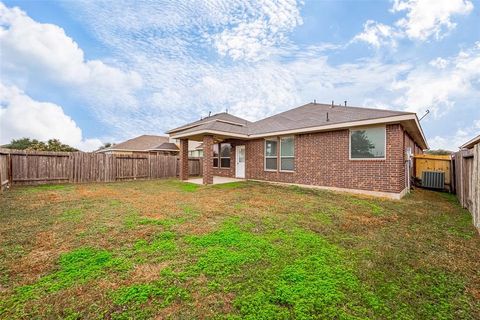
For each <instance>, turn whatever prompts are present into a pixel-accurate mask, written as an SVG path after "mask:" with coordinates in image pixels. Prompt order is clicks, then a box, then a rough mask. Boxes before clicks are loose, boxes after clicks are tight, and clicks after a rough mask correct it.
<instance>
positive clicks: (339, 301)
mask: <svg viewBox="0 0 480 320" xmlns="http://www.w3.org/2000/svg"><path fill="white" fill-rule="evenodd" d="M0 234H1V237H0V318H5V319H15V318H67V319H77V318H88V319H95V318H102V319H103V318H109V319H130V318H135V319H142V318H152V317H156V318H159V319H162V318H181V319H193V318H195V319H196V318H216V319H219V318H228V319H240V318H242V319H243V318H247V319H293V318H295V319H312V318H319V319H324V318H328V319H331V318H337V319H357V318H380V319H384V318H385V319H386V318H388V319H475V318H476V319H479V318H480V302H479V301H480V236H479V235H478V234H477V232H476V230H475V229H474V228H473V226H472V223H471V217H470V214H469V213H468V212H467V211H465V210H463V209H461V208H460V207H459V205H458V204H457V201H456V200H455V198H454V196H452V195H449V194H443V193H435V192H430V191H425V190H416V191H414V192H413V193H412V194H410V195H408V196H407V197H405V198H404V199H403V200H401V201H389V200H380V199H372V198H367V197H361V196H353V195H344V194H337V193H332V192H327V191H318V190H310V189H301V188H297V187H280V186H272V185H268V184H261V183H254V182H241V183H231V184H225V185H216V186H208V187H204V186H196V185H191V184H185V183H181V182H179V181H175V180H157V181H137V182H124V183H114V184H87V185H60V186H58V185H57V186H39V187H24V188H14V189H12V190H10V191H8V192H5V193H3V194H2V195H0Z"/></svg>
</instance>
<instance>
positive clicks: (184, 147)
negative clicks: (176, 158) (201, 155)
mask: <svg viewBox="0 0 480 320" xmlns="http://www.w3.org/2000/svg"><path fill="white" fill-rule="evenodd" d="M179 176H180V180H188V139H180V175H179Z"/></svg>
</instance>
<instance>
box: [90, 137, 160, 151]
mask: <svg viewBox="0 0 480 320" xmlns="http://www.w3.org/2000/svg"><path fill="white" fill-rule="evenodd" d="M168 141H169V139H168V137H166V136H155V135H146V134H144V135H141V136H138V137H135V138H132V139H130V140H127V141H124V142H121V143H118V144H116V145H114V146H111V147H108V148H105V149H101V150H98V151H97V152H108V151H148V150H150V149H151V148H155V147H157V146H160V145H161V144H163V143H165V142H168Z"/></svg>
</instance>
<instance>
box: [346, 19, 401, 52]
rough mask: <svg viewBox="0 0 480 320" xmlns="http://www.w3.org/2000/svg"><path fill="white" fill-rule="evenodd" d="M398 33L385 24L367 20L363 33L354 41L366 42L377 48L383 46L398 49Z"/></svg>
mask: <svg viewBox="0 0 480 320" xmlns="http://www.w3.org/2000/svg"><path fill="white" fill-rule="evenodd" d="M396 36H397V34H396V31H395V30H394V29H393V28H392V27H390V26H388V25H385V24H383V23H379V22H376V21H373V20H367V22H365V24H364V25H363V32H362V33H359V34H357V35H356V36H355V37H354V38H353V41H364V42H366V43H368V44H370V45H372V46H374V47H376V48H379V47H380V46H383V45H390V46H392V47H396V45H397V44H396V40H395V37H396Z"/></svg>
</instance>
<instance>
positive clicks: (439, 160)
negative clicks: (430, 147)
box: [413, 154, 453, 191]
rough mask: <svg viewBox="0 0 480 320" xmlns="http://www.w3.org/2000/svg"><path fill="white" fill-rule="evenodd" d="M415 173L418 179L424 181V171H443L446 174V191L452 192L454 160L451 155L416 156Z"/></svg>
mask: <svg viewBox="0 0 480 320" xmlns="http://www.w3.org/2000/svg"><path fill="white" fill-rule="evenodd" d="M413 166H414V171H415V177H416V178H417V179H420V180H421V179H422V172H424V171H442V172H444V173H445V189H446V190H449V191H452V180H453V172H452V170H451V166H452V159H451V157H450V156H449V155H433V154H416V155H415V156H414V164H413Z"/></svg>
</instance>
